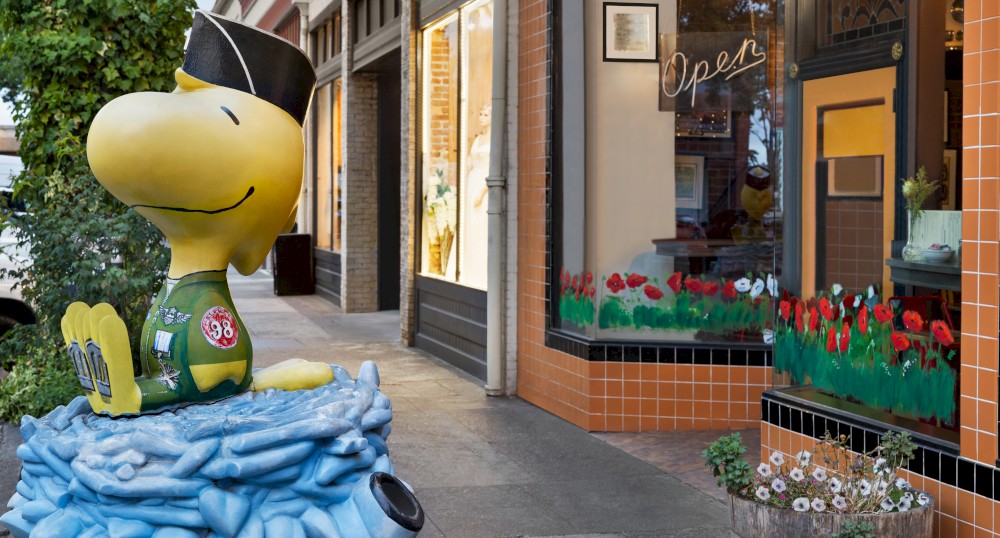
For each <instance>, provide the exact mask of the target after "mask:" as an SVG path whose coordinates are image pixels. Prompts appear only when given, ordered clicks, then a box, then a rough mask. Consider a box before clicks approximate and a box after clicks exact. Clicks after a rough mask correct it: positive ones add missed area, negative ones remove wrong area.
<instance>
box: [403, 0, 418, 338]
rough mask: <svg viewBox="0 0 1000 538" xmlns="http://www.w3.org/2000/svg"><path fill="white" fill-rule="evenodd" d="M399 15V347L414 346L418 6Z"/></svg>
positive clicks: (407, 1) (411, 4)
mask: <svg viewBox="0 0 1000 538" xmlns="http://www.w3.org/2000/svg"><path fill="white" fill-rule="evenodd" d="M401 8H402V12H401V14H400V25H399V27H400V33H401V47H400V54H401V56H402V57H401V59H400V65H401V69H402V74H401V77H400V78H401V80H402V92H401V94H402V97H403V98H402V103H401V106H402V107H403V114H402V118H401V119H402V121H401V124H400V128H401V129H402V131H401V132H400V140H401V141H402V144H401V145H402V147H401V148H400V149H401V153H400V162H399V169H400V172H401V174H402V177H400V180H399V186H400V193H399V199H400V209H401V211H402V214H401V215H400V219H399V221H400V224H401V229H400V241H399V245H400V252H399V265H400V267H399V275H400V280H401V281H400V283H399V336H400V340H401V341H402V342H403V345H406V346H412V345H414V331H415V326H416V315H415V314H416V309H415V305H416V292H415V286H414V278H415V275H416V272H417V261H416V253H417V247H416V244H417V221H418V215H417V195H416V189H417V168H416V166H417V121H416V119H417V114H418V112H419V111H418V109H417V83H418V78H417V35H418V34H419V32H420V5H419V4H418V3H417V1H416V0H403V2H402V3H401Z"/></svg>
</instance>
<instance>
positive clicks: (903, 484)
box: [896, 477, 910, 489]
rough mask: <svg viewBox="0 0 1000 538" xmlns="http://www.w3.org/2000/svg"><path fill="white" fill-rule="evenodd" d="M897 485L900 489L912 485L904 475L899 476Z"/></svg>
mask: <svg viewBox="0 0 1000 538" xmlns="http://www.w3.org/2000/svg"><path fill="white" fill-rule="evenodd" d="M896 487H897V488H899V489H907V488H909V487H910V483H909V482H907V481H906V480H905V479H903V477H899V478H897V479H896Z"/></svg>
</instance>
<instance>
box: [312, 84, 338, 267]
mask: <svg viewBox="0 0 1000 538" xmlns="http://www.w3.org/2000/svg"><path fill="white" fill-rule="evenodd" d="M315 102H316V248H321V249H325V250H333V251H335V252H339V251H340V217H341V210H342V207H341V203H342V202H341V189H342V187H343V185H342V182H343V178H342V174H341V172H342V163H343V158H342V149H341V147H340V145H341V129H340V126H341V119H340V111H341V108H340V107H341V91H340V79H337V80H335V81H333V83H332V84H325V85H323V86H321V87H320V88H319V89H317V90H316V98H315Z"/></svg>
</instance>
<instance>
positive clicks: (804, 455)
mask: <svg viewBox="0 0 1000 538" xmlns="http://www.w3.org/2000/svg"><path fill="white" fill-rule="evenodd" d="M812 456H813V455H812V452H809V451H808V450H803V451H802V452H799V453H798V454H796V455H795V459H796V460H798V462H799V465H801V466H803V467H807V466H808V465H809V462H810V461H812Z"/></svg>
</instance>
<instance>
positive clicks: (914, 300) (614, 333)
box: [517, 0, 1000, 536]
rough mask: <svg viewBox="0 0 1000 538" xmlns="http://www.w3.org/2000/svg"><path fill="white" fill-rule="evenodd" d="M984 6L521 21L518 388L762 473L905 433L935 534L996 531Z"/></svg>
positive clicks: (548, 6) (536, 3)
mask: <svg viewBox="0 0 1000 538" xmlns="http://www.w3.org/2000/svg"><path fill="white" fill-rule="evenodd" d="M998 9H1000V8H998V7H997V5H996V3H995V2H983V1H973V0H969V1H966V2H961V1H957V2H955V1H944V0H939V1H931V2H923V1H921V2H914V1H908V0H893V1H889V2H874V1H871V2H869V1H857V2H839V1H834V0H821V1H817V2H812V1H808V2H807V1H796V0H787V1H785V2H742V1H735V0H713V1H706V2H682V1H679V0H678V1H674V0H660V1H654V0H647V1H643V2H638V3H626V4H622V3H611V2H584V3H570V2H552V1H550V0H524V1H522V2H520V29H521V30H520V31H521V35H520V41H521V50H520V54H519V58H520V59H519V79H520V86H521V88H522V91H521V93H520V94H519V96H518V99H519V103H520V108H519V111H518V115H519V118H520V125H519V134H518V146H519V150H520V151H519V160H518V172H519V205H520V210H519V216H520V221H519V237H518V244H519V247H520V250H521V253H522V255H521V256H520V257H519V259H518V290H519V296H518V332H517V339H518V350H519V354H518V386H517V393H518V395H520V396H521V397H523V398H525V399H527V400H529V401H531V402H533V403H535V404H536V405H539V406H540V407H543V408H545V409H547V410H549V411H551V412H553V413H555V414H557V415H559V416H561V417H563V418H565V419H566V420H569V421H571V422H573V423H574V424H577V425H578V426H580V427H582V428H586V429H590V430H597V431H606V430H610V431H646V430H684V429H710V428H733V427H754V426H755V425H756V424H758V421H760V422H759V423H760V424H761V430H762V444H763V449H764V453H765V454H767V453H769V452H770V451H771V450H780V451H782V452H784V453H785V454H786V455H792V454H795V453H797V452H798V451H799V450H801V449H803V448H809V447H811V446H812V445H813V444H814V443H815V442H816V441H817V440H818V439H820V438H822V437H823V435H824V434H825V433H827V432H829V433H831V434H832V435H838V434H847V435H850V436H851V446H852V448H853V449H854V450H857V451H859V452H861V451H867V450H871V449H872V448H873V447H874V446H875V444H876V443H877V440H878V435H879V434H880V433H882V432H884V431H885V430H886V429H894V430H899V431H909V432H911V433H912V434H913V436H914V438H915V439H916V441H917V444H918V445H919V449H918V451H917V457H916V459H915V460H914V461H913V462H911V463H910V465H909V468H908V470H907V472H906V478H907V479H908V480H909V481H910V482H911V483H913V484H914V485H915V487H917V488H918V489H923V490H926V491H928V492H930V493H931V494H932V495H934V496H935V497H936V499H937V500H938V503H937V505H936V507H935V508H936V510H937V520H936V529H937V533H938V535H939V536H994V535H996V532H995V531H994V529H995V528H996V527H998V526H1000V520H997V519H996V517H1000V516H995V514H1000V511H998V508H1000V503H998V502H997V499H1000V486H998V484H1000V471H998V469H997V447H998V445H997V442H998V440H997V377H998V362H997V361H998V349H997V342H998V336H1000V325H998V316H997V312H998V299H997V297H998V291H1000V283H998V279H997V272H998V270H997V268H998V265H1000V258H998V242H997V240H998V236H1000V224H998V219H997V215H998V214H1000V201H998V200H1000V180H998V168H1000V155H998V153H997V146H996V144H997V137H998V136H1000V135H998V131H997V125H998V124H997V121H996V117H997V100H996V96H997V88H998V87H1000V86H998V80H997V79H998V73H997V46H998V43H997V42H996V40H997V35H1000V34H998V32H997V24H1000V11H998ZM942 37H944V39H942ZM921 169H923V170H924V171H926V174H927V176H928V177H929V178H930V179H931V180H937V182H938V186H937V189H936V190H935V191H934V192H933V193H932V194H931V195H930V196H929V197H928V198H927V199H926V200H921V201H922V202H923V203H922V204H921V205H917V206H913V205H912V204H913V202H912V201H911V200H910V198H912V196H913V193H914V192H915V191H914V188H915V187H914V185H917V182H918V179H919V177H920V176H921V175H922V174H923V172H921ZM907 178H912V181H911V182H910V183H907V181H906V180H907ZM908 197H910V198H908ZM914 207H915V208H917V209H921V210H922V211H913V210H912V209H914ZM915 214H919V215H915ZM913 245H916V246H917V247H918V248H917V250H916V255H915V256H914V254H913V252H914V251H913V250H912V248H911V247H912V246H913ZM942 245H948V248H943V247H942ZM931 247H934V248H931Z"/></svg>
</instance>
